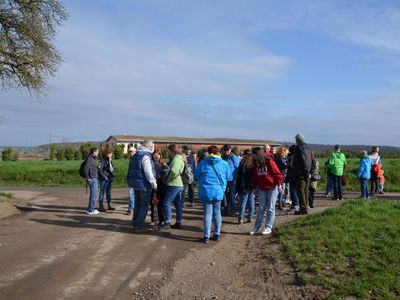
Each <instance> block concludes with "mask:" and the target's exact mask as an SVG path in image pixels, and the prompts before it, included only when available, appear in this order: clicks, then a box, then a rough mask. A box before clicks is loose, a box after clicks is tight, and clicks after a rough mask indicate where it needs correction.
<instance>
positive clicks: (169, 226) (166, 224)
mask: <svg viewBox="0 0 400 300" xmlns="http://www.w3.org/2000/svg"><path fill="white" fill-rule="evenodd" d="M160 229H161V230H170V229H171V225H170V224H169V223H164V225H163V226H161V228H160Z"/></svg>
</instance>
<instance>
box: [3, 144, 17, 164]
mask: <svg viewBox="0 0 400 300" xmlns="http://www.w3.org/2000/svg"><path fill="white" fill-rule="evenodd" d="M1 160H3V161H17V160H18V152H16V151H13V149H12V148H10V147H8V148H5V149H4V150H3V151H2V152H1Z"/></svg>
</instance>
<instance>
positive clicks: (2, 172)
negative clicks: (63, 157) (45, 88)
mask: <svg viewBox="0 0 400 300" xmlns="http://www.w3.org/2000/svg"><path fill="white" fill-rule="evenodd" d="M325 161H326V159H320V160H319V162H320V173H321V175H322V180H321V181H320V182H319V184H318V185H319V189H320V190H324V187H325V176H324V162H325ZM80 163H81V161H16V162H13V161H9V162H3V161H0V185H10V186H14V185H20V186H71V187H74V186H84V185H85V181H84V180H83V179H82V178H81V177H80V176H79V174H78V170H79V166H80ZM348 163H349V166H348V169H347V171H346V178H347V185H346V187H345V191H358V190H359V187H358V183H357V179H356V176H355V174H356V170H357V167H358V159H349V161H348ZM114 165H115V175H116V178H115V186H116V187H124V186H126V184H125V178H126V174H127V172H128V165H129V160H126V159H125V160H124V159H121V160H114ZM383 166H384V170H385V175H386V185H385V191H391V192H400V160H397V159H387V160H384V161H383Z"/></svg>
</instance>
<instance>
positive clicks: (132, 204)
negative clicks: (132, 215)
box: [128, 187, 135, 211]
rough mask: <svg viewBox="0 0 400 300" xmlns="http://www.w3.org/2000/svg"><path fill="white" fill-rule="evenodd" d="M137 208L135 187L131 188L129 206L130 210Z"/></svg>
mask: <svg viewBox="0 0 400 300" xmlns="http://www.w3.org/2000/svg"><path fill="white" fill-rule="evenodd" d="M134 208H135V190H134V189H133V187H129V206H128V210H132V211H133V209H134Z"/></svg>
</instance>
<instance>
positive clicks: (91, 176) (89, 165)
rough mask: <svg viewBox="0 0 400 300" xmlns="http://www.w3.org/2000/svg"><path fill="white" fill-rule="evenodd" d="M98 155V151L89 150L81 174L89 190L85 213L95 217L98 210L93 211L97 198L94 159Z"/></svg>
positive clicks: (96, 176) (96, 173) (96, 175)
mask: <svg viewBox="0 0 400 300" xmlns="http://www.w3.org/2000/svg"><path fill="white" fill-rule="evenodd" d="M98 154H99V150H98V149H97V148H95V147H94V148H91V149H90V154H89V155H88V157H87V158H86V162H85V167H84V169H83V173H84V175H85V178H86V181H87V184H88V185H89V188H90V194H89V205H88V208H87V210H86V213H87V214H89V215H96V214H98V213H99V211H98V210H96V209H94V204H95V202H96V197H97V189H98V182H97V178H98V172H97V165H96V157H97V155H98Z"/></svg>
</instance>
